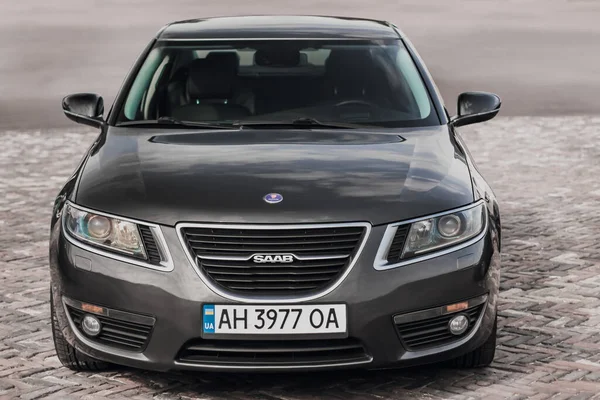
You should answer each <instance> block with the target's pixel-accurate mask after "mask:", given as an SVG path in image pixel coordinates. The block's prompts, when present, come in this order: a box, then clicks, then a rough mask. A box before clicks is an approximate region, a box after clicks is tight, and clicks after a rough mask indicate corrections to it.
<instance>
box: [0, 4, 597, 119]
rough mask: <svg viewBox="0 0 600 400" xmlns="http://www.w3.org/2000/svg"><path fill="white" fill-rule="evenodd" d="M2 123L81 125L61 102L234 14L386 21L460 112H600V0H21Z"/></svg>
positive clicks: (6, 24) (2, 95)
mask: <svg viewBox="0 0 600 400" xmlns="http://www.w3.org/2000/svg"><path fill="white" fill-rule="evenodd" d="M0 3H1V4H0V52H1V53H2V57H0V129H4V130H5V129H38V128H53V127H63V126H71V127H73V126H74V125H73V124H72V123H71V122H69V121H68V120H67V119H66V118H65V117H64V116H63V115H62V111H61V108H60V100H61V98H62V97H63V96H65V95H66V94H69V93H71V92H87V91H91V92H97V93H100V94H101V95H103V96H104V98H105V104H106V108H107V109H108V108H109V105H110V104H111V103H112V100H113V98H114V96H115V94H116V92H117V90H118V89H119V86H120V85H121V82H122V81H123V79H124V77H125V75H126V73H127V72H128V70H129V68H130V67H131V65H132V64H133V62H134V60H135V59H136V57H137V56H138V55H139V53H140V52H141V51H142V49H143V48H144V46H145V45H146V44H147V43H148V41H149V40H150V39H151V38H152V37H153V35H154V34H155V33H156V32H157V31H158V30H159V29H160V27H161V26H163V25H164V24H166V23H168V22H170V21H173V20H179V19H189V18H195V17H205V16H214V15H232V14H285V13H290V14H291V13H299V14H329V15H344V16H360V17H369V18H377V19H386V20H389V21H391V22H394V23H396V24H397V25H398V26H399V27H400V28H401V29H402V30H403V31H404V32H405V33H406V34H407V35H408V37H409V38H410V39H411V40H412V42H413V43H414V44H415V46H416V47H417V49H418V51H419V52H420V54H421V56H422V57H423V58H424V60H425V63H426V64H427V65H428V67H429V68H430V70H431V72H432V75H433V76H434V79H435V80H436V82H437V84H438V86H439V87H440V90H441V92H442V95H443V97H444V100H445V102H446V105H447V107H448V109H449V111H450V112H451V113H453V112H454V110H455V99H456V96H457V94H458V93H460V92H462V91H467V90H487V91H493V92H496V93H498V94H500V96H501V97H502V98H503V101H504V105H503V108H502V115H569V114H597V113H598V112H599V111H600V95H599V93H600V23H599V22H600V21H598V15H600V14H599V12H600V0H401V1H400V0H374V1H365V0H255V1H244V0H220V1H214V2H212V1H211V2H209V1H202V0H162V1H149V0H147V1H144V0H54V1H48V0H20V1H9V0H2V1H1V2H0Z"/></svg>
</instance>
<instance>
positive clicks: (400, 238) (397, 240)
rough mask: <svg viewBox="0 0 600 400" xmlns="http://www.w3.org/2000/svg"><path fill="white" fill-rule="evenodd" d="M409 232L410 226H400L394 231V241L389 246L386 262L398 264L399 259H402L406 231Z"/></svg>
mask: <svg viewBox="0 0 600 400" xmlns="http://www.w3.org/2000/svg"><path fill="white" fill-rule="evenodd" d="M409 230H410V224H407V225H400V226H399V227H398V229H397V230H396V234H395V235H394V240H393V241H392V244H391V246H390V250H389V251H388V255H387V260H388V262H392V263H394V262H399V261H400V257H402V250H404V244H405V243H406V238H407V236H408V231H409Z"/></svg>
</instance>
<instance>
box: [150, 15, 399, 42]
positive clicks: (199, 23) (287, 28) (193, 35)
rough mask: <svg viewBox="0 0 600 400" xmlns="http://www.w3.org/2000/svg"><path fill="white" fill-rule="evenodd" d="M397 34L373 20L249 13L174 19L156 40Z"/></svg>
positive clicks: (382, 36)
mask: <svg viewBox="0 0 600 400" xmlns="http://www.w3.org/2000/svg"><path fill="white" fill-rule="evenodd" d="M400 36H401V33H400V31H399V30H398V29H397V28H396V27H395V26H394V25H392V24H390V23H388V22H385V21H377V20H372V19H364V18H350V17H333V16H317V15H249V16H231V17H214V18H203V19H191V20H185V21H178V22H173V23H171V24H168V25H167V26H165V27H164V28H163V29H161V30H160V31H159V32H158V34H157V39H158V40H207V39H217V40H224V39H398V38H399V37H400Z"/></svg>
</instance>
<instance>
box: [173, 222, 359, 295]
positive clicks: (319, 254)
mask: <svg viewBox="0 0 600 400" xmlns="http://www.w3.org/2000/svg"><path fill="white" fill-rule="evenodd" d="M365 230H366V229H365V227H364V226H341V227H326V228H319V227H317V228H303V229H294V228H290V229H288V228H283V229H249V228H245V229H237V228H235V229H234V228H211V227H185V228H182V233H183V237H184V238H185V241H186V245H187V246H188V249H189V251H190V252H191V254H192V255H193V256H194V258H195V259H196V261H197V265H198V267H199V268H200V271H201V272H202V273H203V274H204V275H205V276H207V277H209V278H210V279H211V280H212V281H213V282H214V283H216V284H217V285H219V286H221V287H223V288H225V289H227V290H229V291H231V292H236V293H248V294H266V295H269V294H272V295H275V294H282V293H290V292H292V293H293V294H305V293H310V292H315V291H318V290H321V289H323V288H325V287H327V286H328V285H330V284H332V283H333V282H335V281H336V280H337V278H339V277H340V276H341V275H343V273H344V271H345V270H346V269H347V268H348V266H349V265H350V264H351V262H352V261H353V260H354V258H355V257H356V256H357V254H356V253H357V251H358V249H359V248H360V244H361V242H362V240H363V238H364V235H365ZM254 254H271V255H275V254H292V255H294V256H295V257H294V258H293V262H290V263H262V264H259V263H255V262H254V261H253V260H252V258H251V257H252V256H253V255H254Z"/></svg>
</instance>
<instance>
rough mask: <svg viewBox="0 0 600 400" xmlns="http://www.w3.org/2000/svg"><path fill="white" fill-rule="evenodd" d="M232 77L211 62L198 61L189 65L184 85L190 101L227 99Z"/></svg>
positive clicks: (206, 60)
mask: <svg viewBox="0 0 600 400" xmlns="http://www.w3.org/2000/svg"><path fill="white" fill-rule="evenodd" d="M232 85H233V77H232V76H231V74H230V73H228V72H227V71H225V70H223V69H221V68H217V67H216V66H215V64H214V63H213V62H211V60H208V59H198V60H194V61H192V62H191V63H190V66H189V75H188V78H187V83H186V90H187V94H188V96H189V97H190V98H192V99H227V98H229V97H230V96H231V90H232Z"/></svg>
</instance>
